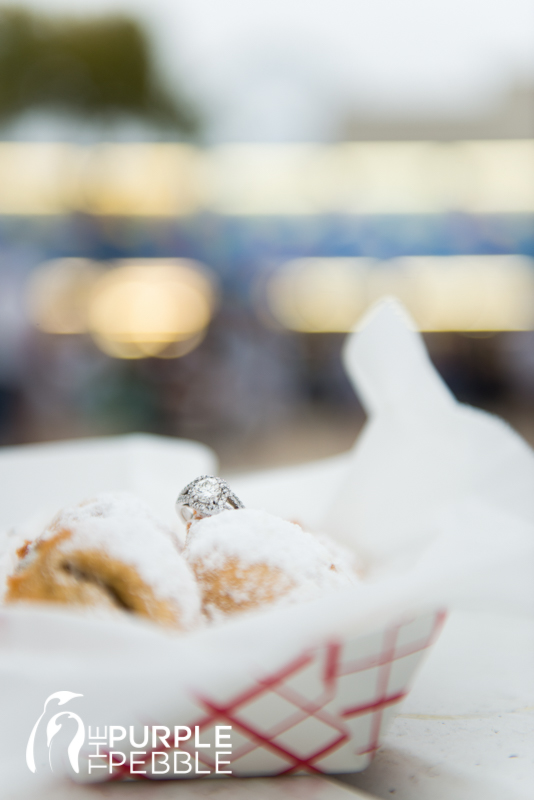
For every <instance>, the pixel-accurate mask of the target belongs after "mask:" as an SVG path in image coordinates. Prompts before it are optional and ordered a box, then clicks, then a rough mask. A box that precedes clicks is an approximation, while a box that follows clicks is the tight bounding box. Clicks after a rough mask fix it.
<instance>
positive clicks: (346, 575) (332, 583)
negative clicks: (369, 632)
mask: <svg viewBox="0 0 534 800" xmlns="http://www.w3.org/2000/svg"><path fill="white" fill-rule="evenodd" d="M184 556H185V558H186V559H187V561H188V562H189V564H190V565H191V567H192V569H193V571H194V573H195V576H196V578H197V581H198V583H199V586H200V590H201V593H202V607H203V611H204V612H205V613H206V615H207V616H208V617H209V618H211V619H216V618H218V617H220V616H225V615H228V614H234V613H236V612H240V611H248V610H252V609H257V608H261V607H262V606H265V605H268V604H272V603H275V602H278V601H281V600H283V601H284V602H297V601H299V600H305V599H309V598H311V597H315V596H317V595H318V594H321V593H324V592H326V591H329V590H332V589H339V588H342V587H343V586H347V585H349V584H351V583H353V582H354V575H353V573H352V571H351V569H350V566H349V564H348V563H346V562H345V561H344V560H343V558H342V557H341V556H339V555H338V554H335V553H333V552H332V551H331V550H329V549H327V548H326V547H325V546H324V545H323V544H322V543H321V541H320V540H318V539H317V538H316V537H315V536H313V534H311V533H307V532H306V531H304V530H302V528H301V527H300V526H299V525H296V524H294V523H291V522H287V521H285V520H283V519H280V518H279V517H275V516H274V515H272V514H268V513H267V512H265V511H256V510H253V509H245V508H242V509H238V510H233V511H223V512H222V513H220V514H217V515H215V516H207V517H205V518H203V519H200V520H195V521H194V522H193V523H192V524H191V526H190V528H189V531H188V535H187V540H186V545H185V548H184Z"/></svg>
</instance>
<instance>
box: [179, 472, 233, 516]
mask: <svg viewBox="0 0 534 800" xmlns="http://www.w3.org/2000/svg"><path fill="white" fill-rule="evenodd" d="M236 508H244V505H243V503H242V502H241V500H240V499H239V497H237V496H236V495H235V494H234V493H233V492H232V490H231V489H230V487H229V486H228V484H227V483H226V481H223V479H222V478H215V477H213V476H212V475H201V476H200V477H199V478H195V480H194V481H191V483H188V484H187V486H186V487H185V489H183V490H182V491H181V492H180V494H179V496H178V499H177V500H176V511H177V512H178V513H179V514H181V516H182V517H183V519H184V520H185V521H186V522H189V521H190V520H191V518H192V517H193V516H195V517H196V518H197V519H198V518H199V517H211V516H213V515H214V514H220V513H221V511H226V510H227V509H228V510H232V509H234V510H235V509H236Z"/></svg>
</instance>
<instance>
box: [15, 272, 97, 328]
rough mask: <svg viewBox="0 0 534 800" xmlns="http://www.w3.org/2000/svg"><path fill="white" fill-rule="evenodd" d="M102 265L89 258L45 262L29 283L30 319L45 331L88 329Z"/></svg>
mask: <svg viewBox="0 0 534 800" xmlns="http://www.w3.org/2000/svg"><path fill="white" fill-rule="evenodd" d="M101 274H102V267H101V266H99V265H98V264H97V263H95V262H94V261H89V260H88V259H85V258H60V259H56V260H54V261H48V262H45V263H43V264H41V266H40V267H38V268H37V269H36V270H35V271H34V272H33V274H32V275H31V277H30V279H29V281H28V286H27V306H28V314H29V317H30V320H31V321H32V322H33V324H34V325H35V327H36V328H39V330H42V331H43V332H44V333H57V334H77V333H86V332H87V330H88V321H87V309H88V303H89V298H90V296H91V292H92V291H93V288H94V286H95V283H96V282H97V280H98V278H99V277H100V275H101Z"/></svg>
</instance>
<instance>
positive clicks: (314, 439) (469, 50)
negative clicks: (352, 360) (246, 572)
mask: <svg viewBox="0 0 534 800" xmlns="http://www.w3.org/2000/svg"><path fill="white" fill-rule="evenodd" d="M533 29H534V7H533V6H532V4H531V3H530V2H527V0H507V2H504V0H490V1H489V2H484V3H482V2H480V1H479V0H462V1H460V0H448V2H445V0H438V2H434V3H431V4H429V3H424V2H422V0H403V2H400V3H395V4H393V3H390V2H385V0H373V2H371V1H370V0H365V1H364V2H360V3H355V2H351V0H328V2H327V0H313V1H312V0H291V2H289V3H288V2H282V0H276V1H274V0H271V2H269V3H266V2H263V3H249V2H247V0H153V2H150V3H149V2H143V1H142V0H137V2H122V3H121V2H119V0H117V2H113V0H100V1H99V0H83V2H82V1H81V0H79V2H77V3H76V8H75V9H74V8H73V5H72V3H69V2H66V1H65V2H60V0H55V2H52V0H48V1H47V0H42V1H41V2H33V3H27V4H22V3H12V4H11V5H9V6H0V444H2V445H14V444H21V443H27V442H38V441H52V440H59V439H66V438H77V437H87V436H101V435H111V434H119V433H127V432H130V431H146V432H152V433H157V434H163V435H167V436H183V437H189V438H194V439H198V440H200V441H203V442H206V443H207V444H209V445H211V446H212V447H214V448H215V449H216V451H217V452H218V454H219V455H220V457H221V460H222V465H223V468H226V469H236V468H248V467H260V466H267V465H275V464H282V463H292V462H293V463H294V462H298V461H302V460H306V459H311V458H318V457H322V456H326V455H330V454H334V453H336V452H340V451H341V450H343V449H346V448H347V447H349V446H350V444H351V443H352V441H353V440H354V437H355V435H356V433H357V432H358V430H359V429H360V427H361V425H362V424H363V421H364V415H363V411H362V409H361V407H360V406H359V404H358V401H357V399H356V398H355V396H354V394H353V392H352V389H351V388H350V385H349V383H348V380H347V378H346V376H345V375H344V373H343V370H342V367H341V362H340V349H341V346H342V342H343V339H344V336H345V335H346V332H347V331H348V330H350V329H351V327H352V326H353V325H354V323H355V322H356V321H357V320H358V319H359V318H360V317H361V315H362V314H363V313H364V312H365V310H366V309H367V308H368V307H369V306H370V305H372V304H373V302H375V301H376V300H378V299H379V298H380V297H382V296H384V295H391V294H393V295H396V296H397V297H399V298H400V299H401V300H402V302H403V303H404V304H405V305H406V307H407V308H408V309H409V311H410V313H411V314H412V316H413V318H414V320H415V322H416V324H417V325H418V326H419V328H420V329H421V330H422V331H423V333H424V336H425V340H426V343H427V346H428V348H429V351H430V354H431V357H432V359H433V361H434V363H435V364H436V366H437V368H438V369H439V371H440V372H441V374H442V375H443V377H444V378H445V380H446V382H447V383H448V385H449V386H450V387H451V389H452V390H453V392H454V393H455V394H456V396H457V397H458V398H459V399H461V400H462V401H464V402H467V403H471V404H473V405H476V406H479V407H482V408H486V409H489V410H491V411H494V412H496V413H498V414H500V415H502V416H503V417H505V418H506V419H507V420H509V421H510V423H511V424H512V425H513V426H514V427H515V428H516V429H517V430H519V431H520V432H521V433H522V434H523V435H524V436H526V438H527V439H529V440H530V441H531V442H534V413H533V410H534V260H533V259H534V141H533V140H532V135H533V133H534V48H532V46H531V45H532V30H533Z"/></svg>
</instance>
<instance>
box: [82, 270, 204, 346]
mask: <svg viewBox="0 0 534 800" xmlns="http://www.w3.org/2000/svg"><path fill="white" fill-rule="evenodd" d="M214 303H215V290H214V282H213V279H212V278H211V276H210V275H209V273H208V272H207V270H206V269H205V268H204V267H202V266H201V265H200V264H198V263H196V262H193V261H188V260H185V259H175V260H172V261H171V260H166V259H148V260H145V259H132V260H130V261H123V262H120V264H119V265H118V266H117V268H115V269H113V270H111V271H110V272H108V273H107V274H105V275H103V276H102V277H101V278H100V280H99V281H98V282H97V283H96V285H95V287H94V290H93V293H92V297H91V301H90V304H89V310H88V316H89V327H90V331H91V334H92V336H93V338H94V340H95V342H96V343H97V345H98V347H100V349H101V350H103V351H104V352H105V353H107V354H108V355H110V356H113V357H114V358H126V359H137V358H146V357H148V356H158V357H163V358H169V357H170V358H173V357H178V356H180V355H184V354H185V353H186V352H189V351H190V350H191V349H193V347H195V346H196V345H197V344H198V343H199V342H200V341H201V338H202V334H203V332H204V331H205V329H206V328H207V326H208V324H209V322H210V319H211V315H212V311H213V308H214Z"/></svg>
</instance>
